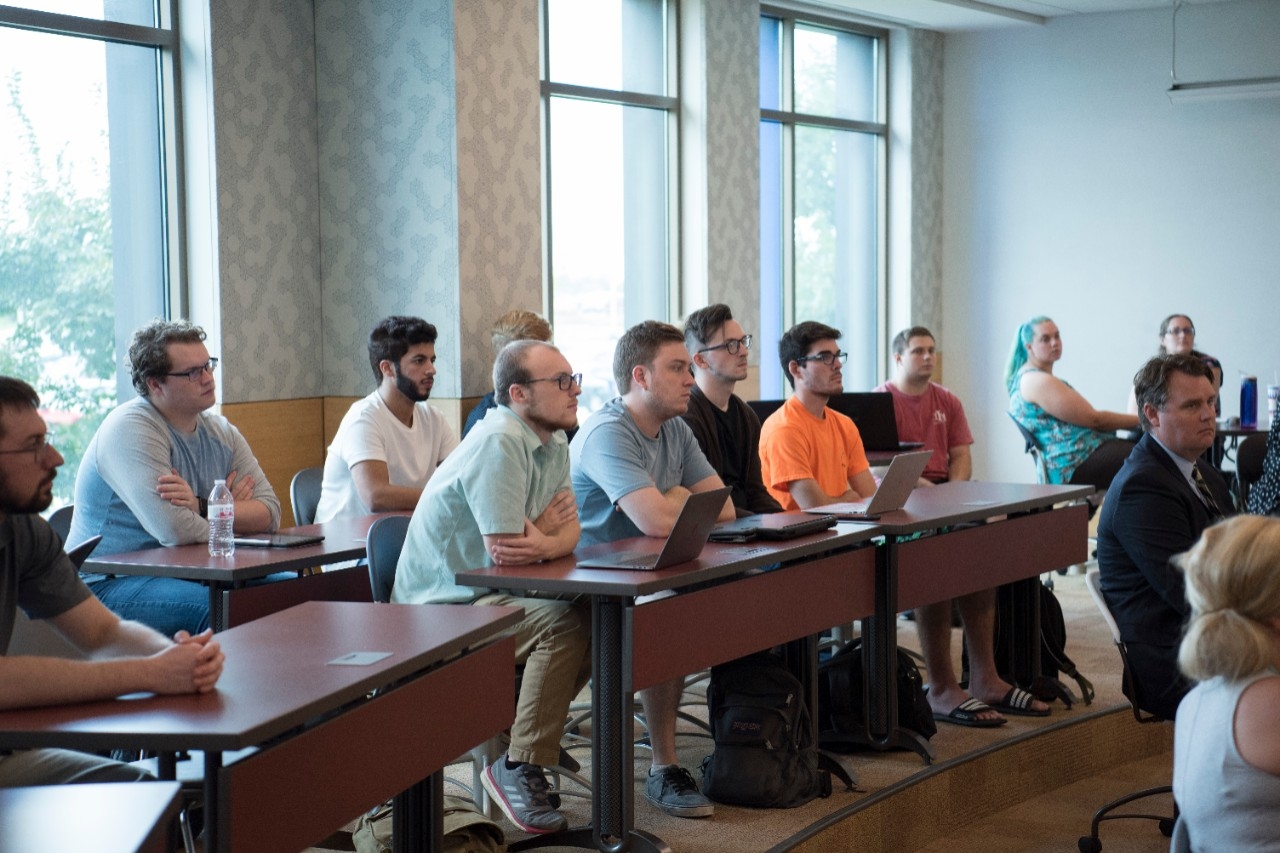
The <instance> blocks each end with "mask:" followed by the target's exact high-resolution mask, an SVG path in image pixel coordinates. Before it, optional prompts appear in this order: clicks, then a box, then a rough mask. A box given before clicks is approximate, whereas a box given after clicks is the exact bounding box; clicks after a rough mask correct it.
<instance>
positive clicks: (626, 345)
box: [613, 320, 684, 394]
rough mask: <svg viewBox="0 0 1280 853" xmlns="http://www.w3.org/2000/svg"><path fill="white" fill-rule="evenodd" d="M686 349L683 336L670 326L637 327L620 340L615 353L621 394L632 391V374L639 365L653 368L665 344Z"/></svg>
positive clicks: (650, 324) (615, 373)
mask: <svg viewBox="0 0 1280 853" xmlns="http://www.w3.org/2000/svg"><path fill="white" fill-rule="evenodd" d="M670 343H676V344H680V345H681V346H684V335H682V334H680V330H679V329H677V328H676V327H675V326H673V325H671V324H670V323H662V322H659V321H657V320H645V321H644V322H643V323H637V324H636V325H634V326H632V327H631V328H630V329H627V331H626V332H624V333H623V334H622V337H620V338H618V345H617V346H616V347H615V348H614V350H613V380H614V381H615V382H617V383H618V393H619V394H626V393H627V392H629V391H630V390H631V370H632V368H634V367H635V366H636V365H640V364H642V365H644V366H645V367H652V366H653V360H654V358H655V357H657V355H658V350H659V348H661V347H662V345H663V344H670Z"/></svg>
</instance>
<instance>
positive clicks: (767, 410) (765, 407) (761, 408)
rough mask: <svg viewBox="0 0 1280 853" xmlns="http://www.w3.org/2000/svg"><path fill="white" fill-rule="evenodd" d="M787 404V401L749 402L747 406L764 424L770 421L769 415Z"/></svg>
mask: <svg viewBox="0 0 1280 853" xmlns="http://www.w3.org/2000/svg"><path fill="white" fill-rule="evenodd" d="M785 402H786V400H748V401H747V406H748V407H749V408H750V409H751V411H753V412H755V413H756V417H757V418H759V419H760V423H764V422H765V421H766V420H768V419H769V415H772V414H773V413H774V412H776V411H778V409H780V408H782V404H783V403H785Z"/></svg>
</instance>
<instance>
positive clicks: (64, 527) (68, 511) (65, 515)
mask: <svg viewBox="0 0 1280 853" xmlns="http://www.w3.org/2000/svg"><path fill="white" fill-rule="evenodd" d="M1259 471H1261V469H1259ZM1259 476H1261V473H1259ZM74 510H75V504H67V505H66V506H63V507H58V508H57V509H55V510H54V511H53V512H52V513H50V515H49V526H50V527H52V528H53V532H54V533H56V534H58V538H59V539H61V540H62V541H63V542H64V543H65V542H66V541H67V533H68V532H69V531H70V530H71V515H72V513H73V512H74Z"/></svg>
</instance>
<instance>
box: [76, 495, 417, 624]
mask: <svg viewBox="0 0 1280 853" xmlns="http://www.w3.org/2000/svg"><path fill="white" fill-rule="evenodd" d="M384 515H408V513H381V514H374V515H362V516H349V517H346V518H335V519H333V520H332V521H326V522H324V523H323V524H306V525H303V526H301V527H289V528H285V529H284V530H281V531H279V532H281V533H297V534H304V535H318V536H323V537H324V540H323V541H321V542H318V543H316V544H314V545H302V546H299V547H296V548H260V547H252V546H246V545H237V546H236V550H235V553H234V554H232V555H231V556H229V557H211V556H209V546H208V545H207V544H205V543H203V542H200V543H196V544H192V545H177V546H174V547H171V548H143V549H142V550H139V551H125V552H122V553H119V554H109V555H106V556H93V555H91V556H90V559H88V560H87V561H85V564H84V566H83V567H82V569H81V570H82V571H85V572H101V573H102V574H108V575H149V576H152V577H162V578H179V579H181V580H188V581H198V582H200V583H203V584H206V585H207V586H208V588H209V614H210V624H211V625H213V628H214V630H216V631H222V630H225V629H226V628H229V627H231V626H232V625H238V624H241V623H243V622H246V621H248V620H249V619H251V618H256V617H257V616H260V615H263V614H265V613H269V612H273V611H275V610H281V609H283V608H285V607H289V606H292V605H294V604H298V603H300V602H303V601H310V600H328V601H335V600H336V601H343V600H357V601H370V600H371V598H372V597H371V595H370V593H369V578H368V572H367V570H366V569H364V568H358V569H355V570H349V569H342V570H339V571H330V572H321V573H317V574H314V575H307V576H300V577H298V578H297V579H296V580H290V581H287V582H285V583H275V584H257V585H253V586H246V583H247V582H249V581H253V580H257V579H259V578H263V577H266V576H267V575H270V574H274V573H276V572H289V571H296V572H302V571H303V570H306V569H310V568H313V567H317V566H327V565H333V564H334V563H343V562H347V561H350V560H360V559H363V558H364V556H365V537H366V536H367V535H368V533H369V527H370V525H372V524H373V522H375V521H377V520H378V519H379V518H382V517H383V516H384Z"/></svg>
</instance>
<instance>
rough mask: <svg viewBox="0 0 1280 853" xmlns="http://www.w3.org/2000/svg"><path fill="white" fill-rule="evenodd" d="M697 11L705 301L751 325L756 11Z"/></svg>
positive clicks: (756, 177) (756, 209) (740, 7)
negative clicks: (702, 63)
mask: <svg viewBox="0 0 1280 853" xmlns="http://www.w3.org/2000/svg"><path fill="white" fill-rule="evenodd" d="M703 11H704V14H705V15H706V26H705V31H706V62H707V69H706V79H707V95H706V101H707V151H706V158H707V159H706V162H707V173H708V176H709V178H708V180H709V183H708V187H707V198H708V212H707V220H708V221H707V234H706V240H707V263H708V275H709V289H710V295H711V299H712V301H716V302H725V303H728V304H729V305H730V306H731V307H732V308H733V309H734V315H735V316H736V317H738V318H739V320H740V322H741V323H742V325H743V326H744V327H745V328H748V329H753V328H756V327H758V325H759V318H760V306H759V302H760V122H759V116H760V88H759V79H760V76H759V75H760V68H759V59H758V57H759V52H760V51H759V42H760V9H759V7H757V6H755V5H753V4H750V3H742V2H740V0H705V2H704V4H703ZM692 307H698V306H692ZM752 360H753V361H754V360H755V359H754V358H753V359H752Z"/></svg>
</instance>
